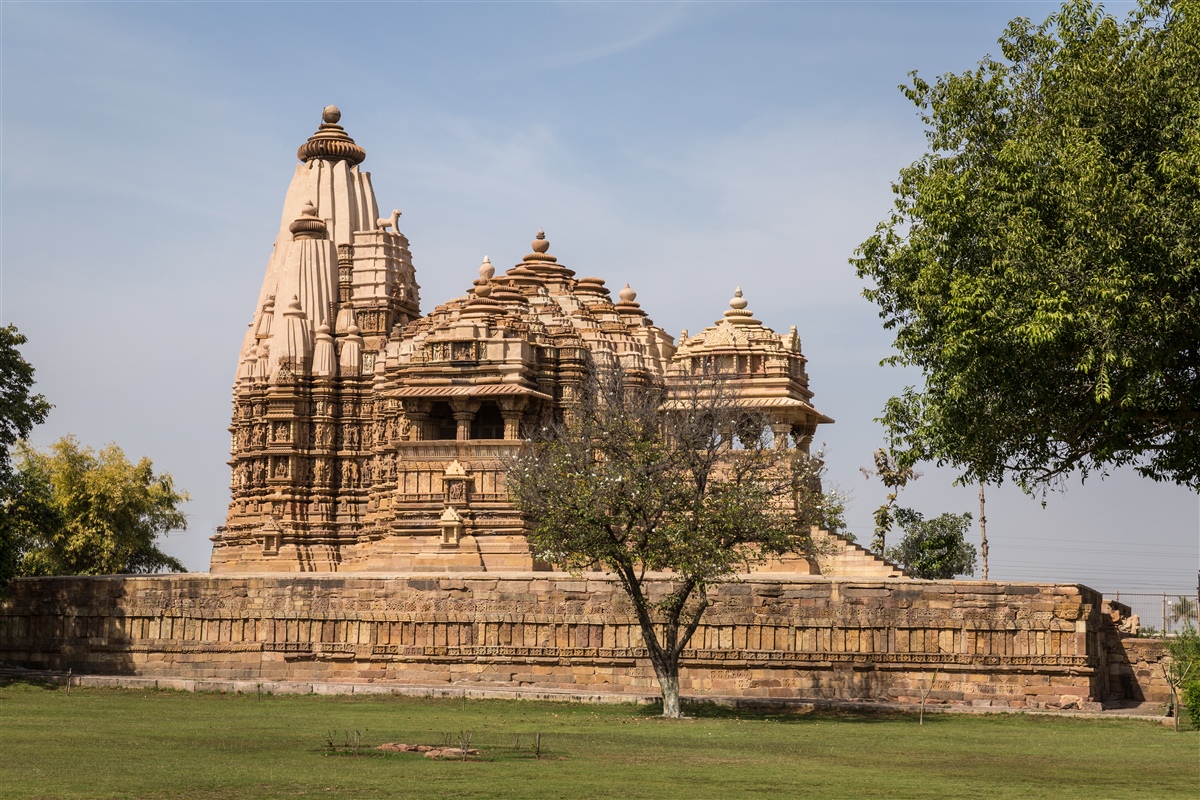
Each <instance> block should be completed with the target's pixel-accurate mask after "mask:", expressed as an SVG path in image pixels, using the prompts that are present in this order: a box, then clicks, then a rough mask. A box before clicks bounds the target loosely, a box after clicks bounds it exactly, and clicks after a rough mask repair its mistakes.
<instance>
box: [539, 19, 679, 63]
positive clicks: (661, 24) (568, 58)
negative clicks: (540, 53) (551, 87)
mask: <svg viewBox="0 0 1200 800" xmlns="http://www.w3.org/2000/svg"><path fill="white" fill-rule="evenodd" d="M689 5H690V4H689V3H683V2H680V3H666V4H664V3H656V4H652V5H651V4H645V5H643V4H636V3H635V4H633V5H624V4H620V5H612V4H605V3H590V4H585V5H576V6H573V8H574V9H575V10H576V11H583V12H584V13H589V14H596V13H603V14H605V15H606V16H607V17H608V18H609V19H615V20H616V21H617V22H616V27H618V28H619V29H620V30H619V31H617V32H616V33H615V35H612V36H610V37H609V38H608V39H607V40H606V41H602V42H599V43H597V44H592V45H589V46H584V47H582V48H579V49H573V50H569V51H563V50H561V49H560V50H558V51H557V52H547V53H546V55H545V56H544V58H542V59H540V60H539V62H538V63H537V66H536V67H535V70H536V71H539V72H540V71H545V70H551V69H561V68H562V67H570V66H578V65H580V64H586V63H588V62H591V61H600V60H603V59H606V58H611V57H612V56H615V55H618V54H620V53H624V52H626V51H628V50H633V49H635V48H638V47H641V46H643V45H646V44H649V43H650V42H652V41H654V40H655V39H658V38H659V37H661V36H664V35H666V34H667V33H669V32H670V31H672V30H673V29H675V28H676V27H677V26H678V25H679V23H680V22H681V21H682V20H683V19H684V17H685V16H686V14H687V11H688V6H689ZM630 9H634V11H633V13H630ZM648 11H652V12H653V13H651V14H648V13H647V12H648ZM598 27H604V26H600V25H593V24H588V25H587V30H588V32H589V33H591V32H592V31H594V30H596V28H598Z"/></svg>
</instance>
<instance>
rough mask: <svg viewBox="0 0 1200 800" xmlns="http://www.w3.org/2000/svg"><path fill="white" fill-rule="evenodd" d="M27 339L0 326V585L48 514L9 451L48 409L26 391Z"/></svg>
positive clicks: (29, 374)
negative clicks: (29, 535)
mask: <svg viewBox="0 0 1200 800" xmlns="http://www.w3.org/2000/svg"><path fill="white" fill-rule="evenodd" d="M26 341H27V340H26V338H25V337H24V336H22V335H21V334H20V333H18V332H17V329H16V328H15V327H14V326H12V325H9V326H7V327H4V328H0V589H3V588H4V586H6V585H7V584H8V581H9V579H10V578H11V577H12V576H13V575H14V574H15V573H16V569H17V563H18V561H19V559H20V553H21V550H22V543H23V542H24V541H25V536H26V532H27V531H28V529H29V527H30V525H39V524H43V523H42V522H40V521H39V520H42V518H43V517H44V516H45V514H46V508H45V506H44V505H42V504H40V503H39V502H38V498H37V495H36V493H31V491H30V490H31V487H28V486H26V482H25V481H24V480H23V479H22V477H21V476H19V475H14V474H13V471H12V461H11V455H10V451H11V448H12V447H13V445H15V444H16V443H17V442H18V441H20V440H21V439H24V438H26V437H27V436H29V434H30V432H31V431H32V430H33V427H34V426H35V425H40V424H41V423H42V422H44V421H45V419H46V415H47V414H48V413H50V404H49V403H47V402H46V398H44V397H43V396H42V395H40V394H31V393H30V390H31V389H32V388H33V367H32V366H30V364H29V362H28V361H26V360H25V359H24V358H23V357H22V356H21V353H20V351H19V350H18V349H17V348H18V347H19V346H20V345H23V344H25V342H26Z"/></svg>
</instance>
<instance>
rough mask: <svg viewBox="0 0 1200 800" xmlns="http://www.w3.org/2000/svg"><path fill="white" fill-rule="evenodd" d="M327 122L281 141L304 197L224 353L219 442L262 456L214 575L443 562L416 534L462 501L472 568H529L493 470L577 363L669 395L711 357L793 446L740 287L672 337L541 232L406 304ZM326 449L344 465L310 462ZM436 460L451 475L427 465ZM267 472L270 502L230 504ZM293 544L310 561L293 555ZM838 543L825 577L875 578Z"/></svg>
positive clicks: (800, 416)
mask: <svg viewBox="0 0 1200 800" xmlns="http://www.w3.org/2000/svg"><path fill="white" fill-rule="evenodd" d="M340 118H341V113H340V112H339V111H337V109H333V108H329V109H326V110H325V111H324V112H323V114H322V120H323V121H322V122H321V124H320V127H319V128H318V129H317V131H316V132H315V133H314V134H313V135H312V136H311V137H309V138H308V140H307V141H305V142H304V143H303V144H302V145H301V146H300V149H299V151H298V157H299V158H300V159H301V161H303V162H304V163H306V164H308V165H309V166H308V167H307V168H306V169H309V170H314V171H319V172H320V175H321V178H320V181H319V183H320V186H321V191H320V192H319V195H320V196H319V197H318V196H315V195H314V194H313V191H314V188H313V187H314V186H315V184H312V183H311V182H309V181H297V182H296V183H294V184H293V186H292V188H291V189H290V190H289V194H288V196H287V197H286V198H285V200H284V205H285V207H286V208H287V209H289V212H295V211H299V210H300V209H303V211H300V213H298V214H294V213H293V215H292V217H291V220H290V222H289V224H288V225H286V226H284V227H283V228H282V229H281V230H280V232H279V235H278V238H277V239H276V241H275V247H274V248H273V251H272V255H271V256H270V261H269V263H268V264H267V265H266V266H267V270H266V272H265V275H266V277H265V280H264V286H263V290H262V293H261V297H262V298H264V300H263V301H261V302H259V303H258V304H257V308H256V310H255V312H254V316H253V319H251V320H250V323H251V327H250V330H251V331H252V336H250V337H249V338H248V339H247V341H246V345H245V347H244V348H243V351H242V352H241V353H240V354H239V360H238V365H237V366H238V368H237V372H236V376H237V377H236V383H235V386H234V409H233V411H234V416H235V425H233V426H232V427H233V429H234V431H235V434H234V436H233V439H232V442H231V443H232V444H233V446H234V449H235V453H234V455H235V456H236V455H238V454H239V453H246V452H252V453H255V454H256V455H259V456H261V458H262V459H264V460H261V461H255V462H247V463H248V464H249V465H248V466H245V467H242V466H240V465H241V464H242V463H243V462H241V461H238V460H236V459H235V460H234V462H233V467H232V470H233V471H232V473H231V485H232V486H233V488H234V491H235V497H234V498H233V500H232V501H231V503H230V506H229V516H228V518H227V520H226V524H225V525H224V526H223V528H222V529H221V530H220V531H218V533H217V535H216V536H215V537H214V547H213V560H212V569H213V571H215V572H236V571H239V570H243V571H258V570H262V569H280V570H288V571H291V570H296V569H298V568H299V567H300V564H299V563H298V561H299V560H303V569H306V570H307V569H315V570H334V569H337V570H338V571H353V570H371V569H388V570H397V569H405V568H410V567H412V566H413V565H415V564H417V563H422V564H426V565H427V564H429V563H430V562H429V561H428V560H426V556H427V555H429V553H428V552H427V551H426V550H423V549H422V548H429V547H432V549H433V551H434V552H435V553H436V554H437V555H438V556H439V557H440V556H442V555H444V556H445V557H446V558H447V559H450V560H451V561H452V560H453V559H455V558H461V557H462V553H461V552H446V553H441V551H440V550H438V549H437V547H436V546H432V545H430V544H429V542H430V539H431V537H430V533H431V532H433V531H436V530H437V526H438V524H439V520H440V515H441V514H442V513H443V511H444V509H445V508H446V507H448V506H449V507H453V508H454V509H456V513H460V514H464V517H469V518H470V519H471V520H475V522H472V524H476V523H477V521H478V519H479V518H478V517H474V516H470V515H469V514H467V512H468V510H470V511H476V512H478V511H482V510H483V509H484V508H486V510H487V512H488V513H489V514H493V515H494V516H493V517H491V518H489V521H488V524H487V526H486V529H484V528H481V529H480V530H479V531H478V532H477V534H476V535H477V538H478V539H479V540H480V541H484V543H485V545H486V544H487V542H486V540H487V539H488V538H489V537H493V536H497V537H505V538H503V539H502V540H501V541H503V542H504V544H503V545H500V546H496V547H491V546H481V547H480V549H479V554H480V555H479V558H480V559H481V560H480V562H479V563H478V564H476V565H475V566H476V567H480V568H483V569H486V570H489V571H503V570H518V571H521V570H530V569H533V568H534V566H535V560H534V558H533V555H532V554H531V553H530V552H529V551H528V548H527V547H525V548H522V547H521V545H520V537H521V535H522V532H523V527H522V525H523V523H522V520H521V517H520V515H519V513H518V512H517V510H516V509H515V508H514V507H513V506H512V504H511V503H510V502H508V500H507V494H506V490H505V485H504V480H503V467H502V465H503V463H505V461H506V460H507V459H509V458H511V457H512V456H513V455H514V453H515V448H516V447H517V446H519V445H518V443H519V442H520V440H521V437H522V435H523V426H525V425H531V426H532V425H539V424H541V425H546V424H551V423H553V422H555V421H561V420H562V419H563V418H564V417H566V416H567V415H569V413H570V411H571V407H572V405H573V404H574V403H575V402H577V400H578V396H579V393H580V391H581V390H582V387H583V385H584V384H583V375H584V374H585V373H586V371H587V369H588V368H589V365H590V364H600V365H604V364H608V365H612V366H615V365H617V364H620V365H621V367H622V368H623V369H625V370H626V372H627V374H629V375H630V376H633V377H636V379H637V380H639V381H645V382H648V383H650V384H652V385H656V386H661V387H663V388H664V389H666V390H667V391H668V393H670V392H671V391H674V390H675V388H676V387H678V386H680V385H685V384H687V383H688V382H694V379H693V377H692V374H693V370H695V369H700V368H702V367H703V366H704V365H712V364H722V365H727V366H728V368H729V370H730V371H731V374H734V375H736V379H735V380H733V382H732V383H731V386H732V387H733V393H734V395H735V399H737V400H738V401H739V402H741V401H744V402H746V403H747V404H748V405H752V406H753V407H755V408H758V409H766V410H767V413H768V416H769V417H770V419H769V420H768V423H769V424H770V425H771V430H772V431H773V432H775V441H776V443H777V444H778V445H779V446H782V447H793V446H794V447H798V448H802V449H803V448H807V447H808V446H809V443H810V442H811V441H812V440H813V434H814V433H815V430H816V428H817V426H818V425H820V424H824V423H828V422H831V421H832V420H830V419H829V418H828V417H825V416H824V415H822V414H821V413H820V412H818V411H817V410H816V408H815V407H814V406H813V404H812V392H811V390H810V389H809V386H808V377H807V371H806V369H805V358H804V356H803V354H802V353H801V350H800V337H799V334H798V333H797V332H796V331H794V330H792V331H789V332H788V333H787V334H785V335H780V334H777V333H775V332H774V331H772V330H771V329H769V328H767V327H765V326H763V325H762V323H761V322H759V321H758V320H756V319H755V318H754V315H753V314H752V313H751V312H750V311H749V310H748V308H747V306H748V303H747V300H746V298H745V297H744V296H743V294H742V292H741V290H740V289H738V290H737V291H735V292H734V296H733V298H732V299H731V300H730V301H729V306H728V308H727V309H725V311H724V314H723V315H722V318H721V319H719V320H718V321H717V322H716V323H715V324H713V325H711V326H709V327H708V328H705V329H704V330H703V331H701V332H700V333H698V334H695V335H688V336H685V337H682V338H681V339H680V341H678V342H676V341H674V340H673V339H672V338H671V337H670V336H669V335H668V334H667V333H666V332H665V331H664V330H663V329H662V328H660V327H658V326H656V325H655V324H654V322H653V320H651V319H650V318H649V317H648V316H647V315H646V312H645V311H644V310H643V309H642V308H641V305H640V304H639V302H638V295H637V292H635V291H634V290H633V288H632V287H630V286H628V285H626V286H625V287H624V288H622V289H620V290H619V291H618V292H615V295H616V296H613V295H614V292H611V291H610V290H609V289H608V288H606V286H605V282H604V281H603V280H602V279H600V278H592V277H577V276H576V275H575V273H574V272H573V271H572V270H570V269H569V268H567V267H566V266H564V265H563V264H561V263H559V260H558V258H557V256H555V255H553V254H552V252H551V246H550V241H549V239H548V238H547V236H546V234H545V232H544V231H538V233H537V236H536V238H535V239H534V240H533V242H532V243H531V247H530V252H529V253H527V254H526V255H525V256H524V257H522V258H521V260H520V262H519V263H517V264H516V265H514V266H512V267H511V268H510V269H507V270H505V269H502V268H500V269H498V268H497V267H496V266H494V265H493V264H492V263H491V261H490V259H487V258H486V257H485V258H484V259H483V262H482V264H481V266H480V267H479V271H478V278H477V279H474V278H473V276H464V288H465V289H466V292H465V294H463V295H462V296H460V297H458V298H454V299H451V300H449V301H448V302H445V303H442V304H441V305H432V306H430V307H429V308H428V309H426V313H424V314H422V309H421V307H420V299H421V298H420V287H419V286H418V284H417V280H416V277H417V276H416V272H415V270H414V267H413V263H412V256H411V253H410V252H409V245H408V239H407V238H406V237H405V236H404V234H403V233H402V232H401V231H400V230H399V228H398V226H399V223H400V221H401V217H400V216H399V215H398V214H393V215H392V216H391V218H390V219H387V220H385V222H386V224H376V220H375V219H362V218H360V217H361V209H363V208H364V207H365V208H370V209H377V208H378V207H379V206H378V203H377V201H376V199H375V195H374V190H373V189H372V186H371V183H370V181H369V179H368V178H367V177H366V176H367V173H366V172H362V171H359V170H358V169H347V166H356V165H358V164H361V163H363V161H364V160H365V158H366V152H365V150H363V148H362V147H360V146H359V145H357V144H356V143H355V142H354V140H353V139H352V138H351V137H350V136H349V134H348V133H347V132H346V130H345V128H344V127H343V126H341V124H340ZM314 174H316V173H315V172H314ZM364 203H365V206H364ZM371 214H372V217H375V216H377V212H376V211H372V212H371ZM716 290H717V288H714V291H716ZM277 298H278V302H277ZM735 351H736V352H735ZM789 432H791V433H789ZM334 452H341V453H346V454H353V455H354V456H355V457H356V458H355V459H351V460H346V461H344V462H341V463H338V462H334V461H330V460H327V459H328V458H329V457H330V456H332V454H333V453H334ZM268 453H272V454H271V455H270V456H268ZM285 453H286V454H287V455H286V456H285V455H284V454H285ZM449 463H456V464H458V466H459V468H461V469H462V470H463V474H462V475H452V474H448V473H447V474H439V466H440V465H446V464H449ZM268 482H270V483H271V488H270V491H269V493H267V494H269V496H270V498H271V499H270V500H269V501H267V500H265V499H264V500H262V501H261V502H258V503H255V504H254V505H251V504H248V503H246V502H244V500H245V498H241V497H237V496H236V495H238V494H240V493H241V492H242V491H249V490H250V489H251V488H253V487H265V486H266V485H267V483H268ZM310 482H311V483H312V484H315V485H316V486H319V487H321V495H322V498H323V499H322V502H325V500H324V498H328V500H329V502H330V503H331V506H332V508H335V509H337V513H338V515H339V516H338V517H337V518H324V519H321V520H319V524H318V522H317V521H314V520H306V519H305V515H306V514H308V513H310V511H311V510H312V509H314V508H316V506H313V505H310V504H311V503H312V502H313V498H312V496H311V492H310V490H311V488H312V487H311V486H310V485H309V484H310ZM362 486H365V487H367V488H366V490H365V491H364V490H363V489H362V488H360V487H362ZM268 506H270V507H271V508H273V509H275V513H277V514H278V515H279V524H280V525H281V526H282V527H283V528H284V529H286V530H287V531H288V537H289V539H290V538H294V539H295V540H296V542H297V547H296V548H295V549H294V550H289V549H288V548H283V549H281V550H280V553H279V554H278V555H277V556H273V557H272V558H271V559H269V560H267V561H264V559H263V557H262V553H261V551H260V549H259V547H258V544H257V542H258V538H257V535H258V534H257V532H258V531H260V530H261V529H262V527H263V526H264V525H265V524H266V519H265V517H264V514H266V513H268V508H267V507H268ZM313 513H316V512H313ZM308 539H311V540H312V542H313V545H312V546H313V547H317V548H318V549H319V550H320V548H325V550H320V552H322V553H323V554H324V555H322V556H321V557H320V558H313V557H311V554H309V555H305V553H306V552H307V551H306V550H305V549H304V548H305V547H308V546H309V545H308V544H307V543H306V542H307V540H308ZM381 541H387V542H388V545H387V546H386V547H382V546H380V545H378V544H377V543H378V542H381ZM318 543H319V544H318ZM838 552H839V553H840V554H841V555H839V556H838V557H837V558H831V559H826V560H825V561H824V562H822V565H821V567H820V568H821V569H824V570H826V571H834V572H836V570H837V569H838V564H841V563H843V561H844V562H845V563H846V564H851V563H855V564H857V566H855V567H854V569H855V570H859V569H866V570H868V571H870V570H871V569H875V570H877V572H878V574H879V575H881V576H882V575H890V574H892V573H893V572H894V570H892V569H891V568H890V567H889V566H888V565H886V564H884V563H883V562H880V561H878V560H874V561H872V560H871V559H870V558H865V560H864V559H863V558H860V554H859V553H858V552H857V551H854V550H853V549H850V548H849V546H848V545H847V547H844V548H841V549H840V550H838ZM839 559H841V560H839ZM451 561H447V562H446V563H447V564H449V563H451ZM864 565H865V566H864ZM814 568H816V567H814ZM847 568H849V567H847ZM855 574H860V573H857V572H856V573H855Z"/></svg>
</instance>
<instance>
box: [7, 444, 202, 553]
mask: <svg viewBox="0 0 1200 800" xmlns="http://www.w3.org/2000/svg"><path fill="white" fill-rule="evenodd" d="M16 474H17V480H18V482H19V485H20V486H21V487H22V491H21V492H20V493H19V499H18V508H20V509H22V513H21V514H20V515H19V520H20V521H19V523H18V524H19V525H20V527H19V528H18V534H19V541H20V542H21V543H22V547H21V553H20V555H19V563H18V565H17V572H18V574H21V575H108V574H117V573H130V572H159V571H174V572H182V571H183V569H184V567H183V565H182V564H181V563H180V562H179V561H177V560H176V559H174V558H172V557H171V556H168V555H167V554H166V553H163V552H162V551H161V550H159V549H158V546H157V544H156V539H157V538H158V536H159V535H160V534H164V533H166V532H167V531H170V530H184V529H185V528H187V517H186V516H185V515H184V514H183V512H182V511H180V510H179V505H180V503H183V502H185V501H186V500H187V499H188V496H187V494H186V493H184V492H179V491H177V490H176V488H175V481H174V479H173V478H172V477H171V476H170V475H169V474H168V473H165V472H164V473H161V474H157V475H156V474H155V473H154V468H153V465H152V464H151V463H150V459H148V458H142V459H141V460H140V461H138V463H136V464H133V463H131V462H130V461H129V460H128V459H127V458H126V457H125V453H124V452H123V451H122V450H121V448H120V447H117V446H116V445H115V444H110V445H108V446H107V447H105V448H104V449H103V450H100V451H99V452H96V451H94V450H92V449H91V448H84V447H80V445H79V443H78V442H77V441H75V439H74V438H72V437H69V436H68V437H66V438H64V439H61V440H60V441H58V442H56V443H55V444H54V445H52V446H51V447H50V451H49V452H48V453H42V452H39V451H38V450H35V449H34V448H32V447H30V446H29V445H28V444H25V443H20V444H18V445H17V471H16Z"/></svg>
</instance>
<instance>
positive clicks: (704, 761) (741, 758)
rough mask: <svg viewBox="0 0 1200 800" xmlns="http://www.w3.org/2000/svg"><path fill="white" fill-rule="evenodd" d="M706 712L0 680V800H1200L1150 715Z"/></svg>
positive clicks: (1176, 744)
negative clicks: (386, 750)
mask: <svg viewBox="0 0 1200 800" xmlns="http://www.w3.org/2000/svg"><path fill="white" fill-rule="evenodd" d="M696 711H697V713H698V714H699V715H700V716H699V718H696V719H691V720H684V721H674V722H669V721H665V720H661V719H657V718H654V717H652V716H648V715H649V714H651V713H652V710H649V709H647V708H645V707H636V706H631V705H630V706H594V705H568V704H565V703H532V702H513V701H481V700H470V701H467V703H466V704H465V706H464V704H463V703H462V701H455V700H422V699H413V698H401V697H358V698H349V697H317V696H295V695H284V696H270V695H265V696H263V697H262V698H261V700H260V699H258V698H256V697H255V696H254V695H219V694H186V693H177V692H166V691H164V692H154V691H152V692H141V691H134V690H122V689H73V690H72V691H71V695H70V696H69V697H68V696H67V693H66V690H65V689H63V688H57V687H56V688H51V687H43V686H38V685H31V684H25V683H11V684H8V685H5V686H0V734H2V736H3V738H2V739H0V796H2V797H4V798H8V799H9V800H17V798H168V797H169V798H184V797H186V798H256V799H258V798H285V797H286V798H291V797H323V798H328V797H345V798H355V799H356V800H367V799H368V798H403V797H415V798H457V797H502V798H522V799H523V800H524V799H528V800H534V799H535V798H553V799H554V800H586V799H587V798H671V797H679V798H732V797H789V798H790V797H813V798H841V797H852V798H861V799H862V800H865V799H866V798H875V797H902V798H939V800H943V799H944V798H975V797H977V798H987V800H1000V798H1041V797H1045V798H1072V797H1079V798H1087V800H1108V799H1110V798H1123V797H1130V798H1171V797H1181V798H1189V800H1195V798H1197V797H1200V733H1197V732H1195V731H1189V732H1185V733H1178V734H1177V733H1174V732H1173V731H1171V730H1170V729H1168V728H1164V727H1161V726H1159V725H1156V724H1152V723H1147V722H1140V721H1128V720H1088V719H1063V718H1050V717H1032V716H1025V717H1023V716H1019V715H1004V716H992V715H988V716H965V715H933V716H927V717H926V719H925V724H924V726H918V725H917V720H916V718H915V717H913V716H907V715H872V716H863V715H848V714H842V715H830V714H817V713H813V714H806V715H805V714H797V715H773V714H747V713H745V712H737V713H733V712H725V711H721V710H717V709H707V710H705V709H697V710H696ZM356 730H357V731H360V732H361V737H362V742H363V745H364V747H363V749H362V755H359V756H355V755H354V754H353V752H349V753H338V752H334V753H331V752H330V750H329V747H328V746H327V738H328V734H329V733H330V732H334V731H335V732H336V733H334V734H333V739H334V740H335V741H334V743H335V744H336V745H342V744H345V743H346V742H347V740H352V739H353V736H354V734H353V731H356ZM464 731H469V732H470V733H471V734H472V739H471V746H472V747H478V748H480V749H481V750H482V751H483V752H482V756H481V758H480V760H477V761H468V762H466V763H463V762H461V761H435V760H433V759H427V758H423V757H421V756H418V755H416V754H408V753H396V754H383V753H377V752H375V751H372V750H369V749H367V745H371V746H373V745H377V744H381V743H383V742H405V743H409V744H431V745H441V744H443V742H444V741H445V740H446V738H447V736H450V737H451V738H453V739H454V740H455V741H457V740H458V739H459V737H460V736H461V734H462V732H464ZM347 732H349V733H347ZM535 733H541V735H542V738H541V742H542V753H541V759H535V758H534V757H533V752H532V745H533V739H534V734H535ZM516 735H520V741H519V743H515V742H514V736H516ZM514 744H518V746H517V747H514Z"/></svg>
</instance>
